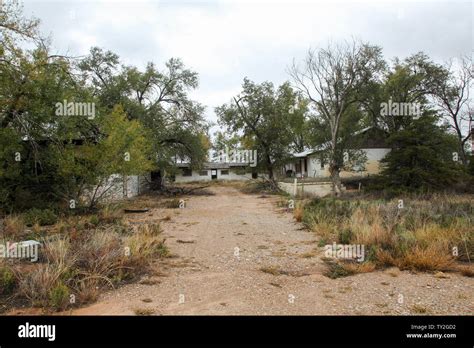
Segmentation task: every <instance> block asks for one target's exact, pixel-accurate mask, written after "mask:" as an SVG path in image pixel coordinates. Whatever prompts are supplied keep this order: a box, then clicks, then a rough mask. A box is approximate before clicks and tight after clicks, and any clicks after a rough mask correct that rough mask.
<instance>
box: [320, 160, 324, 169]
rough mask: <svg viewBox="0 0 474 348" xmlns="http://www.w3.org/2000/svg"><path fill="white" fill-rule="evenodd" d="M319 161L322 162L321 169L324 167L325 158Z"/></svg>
mask: <svg viewBox="0 0 474 348" xmlns="http://www.w3.org/2000/svg"><path fill="white" fill-rule="evenodd" d="M319 163H321V169H324V159H323V158H322V157H321V158H320V159H319Z"/></svg>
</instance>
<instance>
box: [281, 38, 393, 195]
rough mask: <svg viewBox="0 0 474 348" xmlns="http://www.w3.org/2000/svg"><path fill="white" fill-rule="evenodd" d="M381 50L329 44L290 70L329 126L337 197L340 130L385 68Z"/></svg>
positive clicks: (375, 47)
mask: <svg viewBox="0 0 474 348" xmlns="http://www.w3.org/2000/svg"><path fill="white" fill-rule="evenodd" d="M383 66H384V62H383V60H382V58H381V49H380V48H379V47H377V46H370V45H368V44H364V43H361V42H359V41H357V40H352V41H351V42H344V43H342V44H329V45H328V47H327V48H318V49H314V50H309V51H308V54H307V56H306V58H305V60H304V61H303V63H302V65H297V64H296V63H295V62H293V65H292V67H291V68H290V71H289V73H290V75H291V76H292V78H293V80H294V82H295V84H296V87H297V88H298V89H299V90H301V91H302V92H303V93H304V94H305V95H306V96H307V97H308V98H309V100H310V101H311V103H312V104H313V107H314V109H315V110H316V112H317V114H318V117H320V118H322V121H323V122H325V123H326V124H328V125H329V127H328V128H329V129H330V132H331V134H330V141H329V143H330V144H329V147H330V149H329V156H328V157H329V172H330V175H331V181H332V190H333V194H339V193H340V192H341V180H340V177H339V172H340V171H341V169H342V168H343V163H342V161H341V159H340V157H341V154H342V151H341V149H339V147H340V144H341V142H340V127H341V124H342V121H343V118H345V117H346V116H347V111H348V109H349V107H350V106H351V105H352V104H354V103H358V102H359V101H360V95H361V94H362V93H361V92H362V90H363V88H364V86H366V85H367V84H368V83H369V82H370V81H371V80H372V79H373V78H375V77H377V75H378V72H379V71H380V70H381V69H382V68H383Z"/></svg>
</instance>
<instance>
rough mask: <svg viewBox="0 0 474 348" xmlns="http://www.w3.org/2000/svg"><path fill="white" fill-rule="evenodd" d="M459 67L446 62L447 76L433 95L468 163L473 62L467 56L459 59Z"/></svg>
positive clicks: (464, 162) (464, 161) (465, 161)
mask: <svg viewBox="0 0 474 348" xmlns="http://www.w3.org/2000/svg"><path fill="white" fill-rule="evenodd" d="M459 63H460V64H459V65H460V66H459V67H457V68H455V67H454V66H453V62H452V61H450V62H449V63H447V64H446V73H447V76H446V77H445V78H444V79H440V80H439V81H440V82H439V84H438V85H437V86H436V87H435V88H434V91H433V97H434V101H435V103H436V105H437V106H438V107H439V108H440V109H441V111H442V112H443V114H444V115H445V116H446V117H447V119H448V120H449V125H450V127H451V128H452V129H453V131H454V132H455V133H456V136H457V138H458V141H459V151H460V155H461V156H460V157H461V161H462V163H463V164H464V165H467V164H468V161H467V155H466V143H467V141H468V140H469V139H470V137H471V136H472V128H471V127H470V125H471V124H472V121H473V106H474V105H472V101H471V98H470V95H469V92H470V89H471V88H472V87H473V74H472V63H471V62H470V59H469V58H468V57H467V56H464V57H461V58H460V59H459Z"/></svg>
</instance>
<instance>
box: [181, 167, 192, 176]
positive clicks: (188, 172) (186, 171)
mask: <svg viewBox="0 0 474 348" xmlns="http://www.w3.org/2000/svg"><path fill="white" fill-rule="evenodd" d="M183 176H193V171H192V169H190V168H183Z"/></svg>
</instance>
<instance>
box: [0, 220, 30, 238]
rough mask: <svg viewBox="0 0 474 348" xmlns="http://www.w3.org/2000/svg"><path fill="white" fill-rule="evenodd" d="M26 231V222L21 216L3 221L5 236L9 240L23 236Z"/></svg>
mask: <svg viewBox="0 0 474 348" xmlns="http://www.w3.org/2000/svg"><path fill="white" fill-rule="evenodd" d="M25 229H26V225H25V222H24V221H23V219H22V217H21V216H19V215H10V216H7V217H5V218H4V219H3V235H4V237H8V238H17V237H19V236H21V235H23V233H24V231H25Z"/></svg>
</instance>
